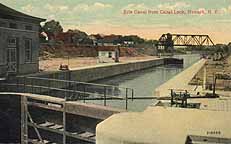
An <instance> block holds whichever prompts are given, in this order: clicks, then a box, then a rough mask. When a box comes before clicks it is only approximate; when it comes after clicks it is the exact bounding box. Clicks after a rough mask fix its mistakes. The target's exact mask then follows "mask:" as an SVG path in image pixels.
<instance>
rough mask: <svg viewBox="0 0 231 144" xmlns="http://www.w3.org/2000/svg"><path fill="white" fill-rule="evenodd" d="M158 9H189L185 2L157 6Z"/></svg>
mask: <svg viewBox="0 0 231 144" xmlns="http://www.w3.org/2000/svg"><path fill="white" fill-rule="evenodd" d="M157 7H158V8H159V9H171V10H173V9H182V8H188V7H190V4H189V3H186V2H176V3H175V4H170V3H164V4H159V5H158V6H157Z"/></svg>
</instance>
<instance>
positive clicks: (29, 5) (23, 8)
mask: <svg viewBox="0 0 231 144" xmlns="http://www.w3.org/2000/svg"><path fill="white" fill-rule="evenodd" d="M21 9H22V10H23V11H24V12H26V13H31V12H32V10H33V9H34V7H33V6H32V5H31V4H28V5H25V6H23V7H22V8H21Z"/></svg>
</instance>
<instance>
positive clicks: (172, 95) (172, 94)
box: [171, 89, 174, 106]
mask: <svg viewBox="0 0 231 144" xmlns="http://www.w3.org/2000/svg"><path fill="white" fill-rule="evenodd" d="M173 97H174V93H173V89H171V106H173V99H174V98H173Z"/></svg>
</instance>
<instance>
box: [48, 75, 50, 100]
mask: <svg viewBox="0 0 231 144" xmlns="http://www.w3.org/2000/svg"><path fill="white" fill-rule="evenodd" d="M50 90H51V82H50V80H49V79H48V95H49V96H50Z"/></svg>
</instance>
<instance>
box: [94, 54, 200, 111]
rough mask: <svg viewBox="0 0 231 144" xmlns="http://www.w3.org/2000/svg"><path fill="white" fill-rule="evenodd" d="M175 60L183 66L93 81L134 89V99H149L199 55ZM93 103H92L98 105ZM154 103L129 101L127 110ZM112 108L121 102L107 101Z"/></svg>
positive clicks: (120, 105) (120, 104) (196, 59)
mask: <svg viewBox="0 0 231 144" xmlns="http://www.w3.org/2000/svg"><path fill="white" fill-rule="evenodd" d="M174 57H176V58H183V59H184V65H183V67H182V66H173V65H162V66H158V67H153V68H149V69H145V70H141V71H136V72H132V73H128V74H123V75H119V76H114V77H111V78H106V79H101V80H97V81H94V83H98V84H108V85H115V86H119V87H129V88H132V89H134V94H135V96H134V97H136V96H137V97H151V96H153V91H154V89H155V88H157V87H158V86H160V85H161V84H163V83H165V82H166V81H168V80H170V79H171V78H173V77H174V76H176V75H177V74H179V73H180V72H182V71H183V70H185V69H186V68H188V67H190V66H191V65H193V64H194V63H196V62H197V61H198V60H199V59H200V55H198V54H192V55H177V56H174ZM98 102H99V101H97V102H96V101H95V102H94V103H98ZM152 103H155V100H140V99H139V100H133V101H132V100H129V102H128V108H129V110H131V111H143V110H144V109H145V108H146V107H147V106H149V105H151V104H152ZM108 104H109V105H112V106H114V107H121V108H122V107H123V106H124V104H123V102H120V101H118V100H111V101H108Z"/></svg>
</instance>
